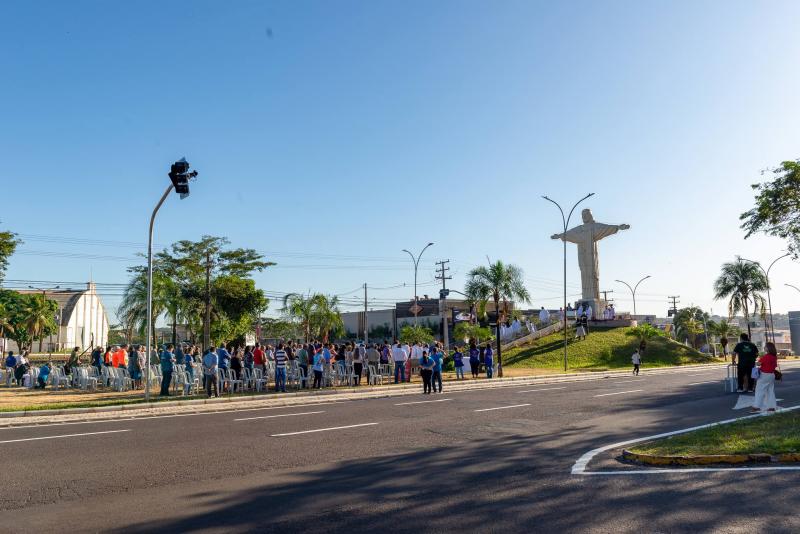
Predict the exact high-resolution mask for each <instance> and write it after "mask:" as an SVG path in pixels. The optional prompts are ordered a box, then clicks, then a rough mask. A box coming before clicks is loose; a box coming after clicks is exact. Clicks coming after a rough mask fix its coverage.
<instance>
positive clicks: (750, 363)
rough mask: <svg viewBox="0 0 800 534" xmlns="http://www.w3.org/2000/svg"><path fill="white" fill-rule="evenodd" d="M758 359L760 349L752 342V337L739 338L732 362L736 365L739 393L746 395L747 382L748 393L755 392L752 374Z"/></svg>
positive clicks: (744, 335) (737, 390) (743, 335)
mask: <svg viewBox="0 0 800 534" xmlns="http://www.w3.org/2000/svg"><path fill="white" fill-rule="evenodd" d="M757 357H758V347H756V346H755V345H754V344H753V343H751V342H750V337H749V336H748V335H747V334H742V335H741V336H739V343H737V344H736V346H735V347H734V348H733V362H732V363H735V364H736V375H737V376H736V379H737V385H738V388H737V389H736V392H737V393H744V391H745V389H744V386H745V382H747V391H748V392H749V393H752V392H753V391H755V384H754V380H753V376H752V373H753V367H755V365H756V358H757Z"/></svg>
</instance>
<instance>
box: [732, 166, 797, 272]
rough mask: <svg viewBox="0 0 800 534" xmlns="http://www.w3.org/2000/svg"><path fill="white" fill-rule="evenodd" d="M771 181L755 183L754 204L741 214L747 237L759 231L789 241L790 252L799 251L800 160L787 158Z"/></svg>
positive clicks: (774, 173)
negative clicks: (788, 159)
mask: <svg viewBox="0 0 800 534" xmlns="http://www.w3.org/2000/svg"><path fill="white" fill-rule="evenodd" d="M765 172H769V173H771V174H773V175H774V176H775V178H774V179H773V180H772V181H771V182H764V183H761V184H753V186H752V187H753V189H754V190H755V192H756V197H755V207H754V208H752V209H751V210H748V211H746V212H744V213H742V214H741V215H740V216H739V219H740V220H741V221H742V226H741V227H742V229H743V230H745V231H746V232H747V233H746V234H745V238H748V237H750V236H751V235H753V234H755V233H757V232H763V233H765V234H767V235H772V236H777V237H780V238H782V239H786V240H788V241H789V245H788V246H789V251H790V252H791V253H792V254H793V255H794V257H795V258H797V257H798V254H800V159H798V160H795V161H784V162H782V163H781V164H780V166H778V167H777V168H775V169H770V170H769V171H765Z"/></svg>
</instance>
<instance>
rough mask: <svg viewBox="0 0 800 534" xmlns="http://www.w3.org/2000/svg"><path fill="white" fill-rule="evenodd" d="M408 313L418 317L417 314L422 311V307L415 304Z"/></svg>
mask: <svg viewBox="0 0 800 534" xmlns="http://www.w3.org/2000/svg"><path fill="white" fill-rule="evenodd" d="M408 311H409V312H411V313H413V314H415V315H416V314H418V313H419V312H421V311H422V306H420V305H418V304H414V305H413V306H411V307H410V308H409V309H408Z"/></svg>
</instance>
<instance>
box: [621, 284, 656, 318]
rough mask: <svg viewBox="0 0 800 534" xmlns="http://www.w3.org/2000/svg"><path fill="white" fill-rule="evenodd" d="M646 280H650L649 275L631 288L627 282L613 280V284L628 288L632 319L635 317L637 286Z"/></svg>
mask: <svg viewBox="0 0 800 534" xmlns="http://www.w3.org/2000/svg"><path fill="white" fill-rule="evenodd" d="M648 278H650V275H649V274H648V275H647V276H645V277H644V278H642V279H641V280H639V281H638V282H636V285H635V286H633V287H631V286H630V284H629V283H628V282H623V281H622V280H614V281H615V282H619V283H620V284H625V285H626V286H628V289H630V290H631V295H632V296H633V316H634V317H636V290H637V289H638V288H639V284H641V283H642V282H644V281H645V280H647V279H648Z"/></svg>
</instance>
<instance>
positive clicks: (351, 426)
mask: <svg viewBox="0 0 800 534" xmlns="http://www.w3.org/2000/svg"><path fill="white" fill-rule="evenodd" d="M377 424H380V423H361V424H359V425H347V426H332V427H329V428H315V429H314V430H301V431H300V432H284V433H283V434H272V436H271V437H273V438H280V437H283V436H296V435H298V434H313V433H314V432H327V431H328V430H344V429H345V428H358V427H360V426H373V425H377Z"/></svg>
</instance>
